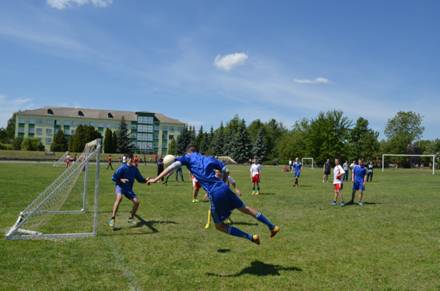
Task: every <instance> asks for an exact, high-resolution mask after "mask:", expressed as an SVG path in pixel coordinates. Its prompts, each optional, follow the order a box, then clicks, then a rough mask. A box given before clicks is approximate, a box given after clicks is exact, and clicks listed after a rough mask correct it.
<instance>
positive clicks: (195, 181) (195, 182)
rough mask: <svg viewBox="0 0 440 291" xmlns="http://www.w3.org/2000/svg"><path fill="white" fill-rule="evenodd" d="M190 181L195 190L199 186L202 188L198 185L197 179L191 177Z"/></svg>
mask: <svg viewBox="0 0 440 291" xmlns="http://www.w3.org/2000/svg"><path fill="white" fill-rule="evenodd" d="M192 183H193V188H195V189H196V190H199V189H200V188H202V186H201V185H200V183H199V181H197V179H194V178H193V179H192Z"/></svg>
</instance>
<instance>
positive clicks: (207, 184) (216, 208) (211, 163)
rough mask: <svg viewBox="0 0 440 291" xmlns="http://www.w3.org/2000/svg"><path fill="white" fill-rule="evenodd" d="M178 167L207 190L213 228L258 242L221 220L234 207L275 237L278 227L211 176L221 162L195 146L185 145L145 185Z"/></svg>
mask: <svg viewBox="0 0 440 291" xmlns="http://www.w3.org/2000/svg"><path fill="white" fill-rule="evenodd" d="M181 166H186V167H187V168H188V170H190V172H191V173H192V174H193V175H194V176H195V177H196V178H197V180H198V181H199V182H200V185H201V186H202V188H203V189H204V190H205V191H206V192H207V193H208V196H209V200H210V202H211V213H212V219H213V220H214V223H215V228H216V229H217V230H219V231H221V232H224V233H227V234H230V235H233V236H237V237H241V238H245V239H248V240H249V241H251V242H253V243H256V244H260V236H259V235H257V234H254V235H252V234H249V233H246V232H243V231H242V230H240V229H239V228H236V227H234V226H231V225H227V224H225V223H223V221H224V220H225V219H227V218H228V217H229V216H230V215H231V212H232V211H233V210H234V209H238V210H240V211H241V212H243V213H245V214H248V215H250V216H252V217H254V218H256V219H257V220H258V221H260V222H262V223H264V224H265V225H266V226H267V227H268V228H269V231H270V237H273V236H275V235H276V234H277V233H278V232H279V231H280V227H279V226H276V225H274V224H272V223H271V222H270V221H269V219H267V218H266V217H265V216H264V215H263V214H262V213H261V212H259V211H257V210H256V209H253V208H251V207H249V206H246V205H245V204H244V203H243V202H242V201H241V200H240V198H239V197H238V196H237V195H236V194H235V193H234V192H233V191H232V190H231V189H230V188H229V187H228V185H227V184H226V183H225V182H224V181H223V180H221V179H218V178H217V177H216V176H215V171H214V170H221V171H223V172H224V171H225V167H224V164H223V163H222V162H220V161H219V160H216V159H214V158H213V157H207V156H204V155H202V154H200V153H199V152H198V150H197V147H195V146H192V145H191V146H189V147H188V149H187V154H186V155H184V156H181V157H178V158H176V160H175V162H174V163H172V164H171V165H170V166H168V167H167V168H166V169H165V171H163V172H162V174H160V175H159V176H157V177H155V178H149V179H148V184H150V183H157V182H158V181H159V180H160V178H162V177H161V176H165V175H167V174H168V173H170V172H172V171H174V170H175V169H177V168H180V167H181Z"/></svg>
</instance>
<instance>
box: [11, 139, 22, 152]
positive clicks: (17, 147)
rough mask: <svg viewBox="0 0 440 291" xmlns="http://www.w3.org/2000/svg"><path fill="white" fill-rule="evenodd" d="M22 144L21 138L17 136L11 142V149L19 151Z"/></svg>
mask: <svg viewBox="0 0 440 291" xmlns="http://www.w3.org/2000/svg"><path fill="white" fill-rule="evenodd" d="M22 143H23V138H22V137H20V136H18V137H16V138H14V139H13V140H12V148H13V149H14V150H20V149H21V144H22Z"/></svg>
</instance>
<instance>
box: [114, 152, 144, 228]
mask: <svg viewBox="0 0 440 291" xmlns="http://www.w3.org/2000/svg"><path fill="white" fill-rule="evenodd" d="M112 180H113V182H115V184H116V185H115V194H116V199H115V203H114V204H113V211H112V218H111V219H110V221H109V222H108V224H109V226H110V227H112V228H113V229H114V228H115V225H116V224H115V222H116V221H115V220H116V214H117V213H118V208H119V204H121V201H122V198H123V196H125V197H126V198H127V199H129V200H130V201H131V202H132V203H133V208H132V210H131V212H130V216H129V217H128V223H129V224H134V215H135V214H136V211H137V210H138V208H139V200H138V198H137V196H136V193H134V191H133V184H134V180H137V181H138V182H139V183H146V182H147V179H145V178H144V177H143V176H142V174H141V173H140V172H139V169H138V168H137V167H136V166H135V164H134V158H133V154H128V155H127V156H126V163H125V164H121V166H120V167H119V168H118V169H116V171H115V172H114V173H113V177H112Z"/></svg>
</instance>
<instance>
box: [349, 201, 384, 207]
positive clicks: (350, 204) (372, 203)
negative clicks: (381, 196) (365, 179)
mask: <svg viewBox="0 0 440 291" xmlns="http://www.w3.org/2000/svg"><path fill="white" fill-rule="evenodd" d="M378 204H382V203H379V202H364V206H365V205H378ZM347 206H359V205H358V204H357V202H355V203H353V202H351V203H345V205H344V207H347Z"/></svg>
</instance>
